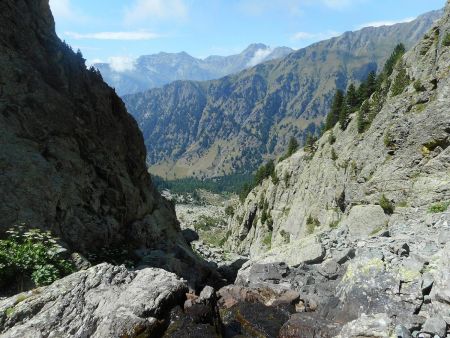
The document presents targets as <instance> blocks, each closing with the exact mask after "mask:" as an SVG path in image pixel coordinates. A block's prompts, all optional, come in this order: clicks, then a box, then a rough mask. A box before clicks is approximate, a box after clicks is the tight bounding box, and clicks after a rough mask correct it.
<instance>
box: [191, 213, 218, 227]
mask: <svg viewBox="0 0 450 338" xmlns="http://www.w3.org/2000/svg"><path fill="white" fill-rule="evenodd" d="M221 221H222V219H220V218H216V217H211V216H206V215H201V216H200V217H199V218H198V221H197V223H195V225H194V229H195V231H207V230H209V229H211V228H212V227H215V226H216V225H218V224H219V223H221Z"/></svg>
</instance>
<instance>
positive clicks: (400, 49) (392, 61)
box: [384, 43, 406, 77]
mask: <svg viewBox="0 0 450 338" xmlns="http://www.w3.org/2000/svg"><path fill="white" fill-rule="evenodd" d="M405 53H406V48H405V46H404V45H403V44H402V43H401V44H399V45H397V46H396V47H395V49H394V51H393V52H392V54H391V56H390V57H389V59H388V60H387V61H386V64H385V65H384V73H385V76H386V77H389V76H390V75H391V74H392V72H393V71H394V68H395V65H396V64H397V62H398V61H399V60H400V59H401V58H402V57H403V55H404V54H405Z"/></svg>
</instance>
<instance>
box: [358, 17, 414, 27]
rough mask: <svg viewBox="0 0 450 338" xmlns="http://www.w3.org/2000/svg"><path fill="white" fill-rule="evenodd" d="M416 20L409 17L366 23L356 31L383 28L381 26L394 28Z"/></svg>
mask: <svg viewBox="0 0 450 338" xmlns="http://www.w3.org/2000/svg"><path fill="white" fill-rule="evenodd" d="M415 19H416V18H413V17H409V18H405V19H401V20H397V21H372V22H366V23H363V24H361V25H359V26H357V27H356V29H362V28H364V27H381V26H392V25H395V24H398V23H405V22H411V21H413V20H415Z"/></svg>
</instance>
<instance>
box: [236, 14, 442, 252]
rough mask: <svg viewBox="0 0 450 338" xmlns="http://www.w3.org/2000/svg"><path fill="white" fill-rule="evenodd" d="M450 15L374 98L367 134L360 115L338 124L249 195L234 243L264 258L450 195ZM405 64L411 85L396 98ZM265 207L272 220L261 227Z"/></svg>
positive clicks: (368, 227) (364, 228)
mask: <svg viewBox="0 0 450 338" xmlns="http://www.w3.org/2000/svg"><path fill="white" fill-rule="evenodd" d="M448 16H449V13H448V10H447V12H446V16H445V17H444V19H442V20H441V21H440V23H439V24H437V25H435V26H434V27H433V28H432V29H431V31H429V32H428V33H427V34H426V35H425V37H424V39H423V40H422V41H421V42H420V43H419V44H418V45H417V46H416V47H414V49H413V50H412V51H410V52H409V53H407V54H406V55H405V57H404V59H403V60H402V61H401V62H400V64H399V65H397V70H396V71H395V72H394V74H392V77H391V79H390V81H388V83H387V84H385V91H384V94H383V95H384V97H383V98H379V97H378V98H376V97H372V98H371V101H370V103H371V107H372V109H373V110H374V112H375V113H378V114H377V115H376V117H375V119H374V121H373V123H372V124H371V126H370V128H369V129H368V130H367V131H365V132H364V133H363V134H359V133H358V131H357V121H356V120H357V118H356V115H357V114H354V115H353V116H352V120H351V122H350V124H349V126H348V127H347V129H346V130H345V131H341V130H340V128H339V126H336V127H335V128H334V130H333V131H332V132H330V131H328V132H327V133H325V135H324V136H323V137H322V138H321V139H320V140H319V141H318V143H317V145H316V148H317V149H315V150H314V151H309V152H308V151H305V150H300V151H299V152H298V153H296V154H294V155H293V156H292V157H291V158H289V159H288V160H285V161H283V162H282V163H280V164H278V165H277V168H276V172H277V176H278V178H279V182H278V183H277V184H274V183H273V182H272V180H266V181H265V182H264V183H263V184H262V186H259V187H257V188H256V189H255V190H254V191H252V192H251V193H250V195H249V196H248V198H247V200H246V201H245V203H244V204H243V205H242V206H241V207H240V209H239V210H238V212H237V213H236V215H235V217H234V219H233V221H232V222H231V224H230V230H231V231H232V235H231V238H230V239H229V241H228V243H229V247H230V248H232V249H235V250H237V251H239V252H241V253H250V254H251V255H258V254H260V253H263V252H265V251H267V250H268V248H269V247H270V246H271V247H277V246H279V245H282V244H285V243H287V242H289V241H295V240H297V239H301V238H303V237H305V236H307V235H308V233H310V232H322V231H325V230H327V229H329V227H330V226H348V227H349V228H350V230H351V231H353V232H354V233H355V235H356V234H359V235H361V234H362V235H368V234H370V233H371V232H372V231H375V230H377V229H380V228H385V227H386V226H388V225H390V224H392V223H393V222H394V221H396V220H398V218H399V217H400V218H401V217H403V214H404V213H407V212H408V210H411V209H415V208H420V209H421V210H422V211H423V213H426V211H425V210H426V209H427V208H428V207H429V206H430V205H432V204H433V203H437V202H442V201H448V200H450V184H449V182H450V165H449V163H450V161H449V158H450V157H449V156H450V152H449V151H450V148H448V146H449V145H450V114H449V110H448V105H449V102H450V82H449V67H450V61H449V60H450V47H449V46H448V45H447V44H446V43H443V40H444V39H445V37H446V36H447V34H448V33H449V32H450V29H449V17H448ZM400 68H403V69H404V70H406V73H407V74H408V76H409V78H410V81H409V83H410V84H409V86H407V87H406V88H405V90H404V91H403V93H401V94H400V95H398V96H394V93H393V92H392V85H393V83H394V82H395V80H396V78H397V77H398V76H399V72H400V71H401V69H400ZM390 86H391V87H390ZM420 87H422V88H420ZM380 99H381V105H382V109H380V111H379V112H378V109H377V108H376V106H377V105H380ZM383 101H384V102H383ZM375 110H376V111H375ZM331 134H333V135H334V137H335V138H336V141H335V142H333V141H331V139H332V135H331ZM383 196H384V197H386V199H387V200H388V201H389V203H390V204H392V205H394V206H395V207H396V212H395V214H394V216H392V217H390V216H389V215H387V214H386V213H385V212H384V211H383V209H382V207H381V206H380V200H381V199H382V197H383ZM264 209H265V213H266V215H268V217H266V218H269V219H271V220H272V221H273V225H272V224H270V222H267V221H266V222H265V223H264V224H262V222H261V218H262V217H261V216H262V214H263V211H264ZM310 216H311V217H310ZM308 218H310V219H309V221H310V222H309V224H308ZM269 240H271V241H269ZM269 243H270V244H271V245H268V244H269Z"/></svg>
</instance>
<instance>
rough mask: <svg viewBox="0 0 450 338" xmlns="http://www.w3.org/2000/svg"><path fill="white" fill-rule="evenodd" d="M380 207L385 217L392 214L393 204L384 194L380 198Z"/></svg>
mask: <svg viewBox="0 0 450 338" xmlns="http://www.w3.org/2000/svg"><path fill="white" fill-rule="evenodd" d="M380 207H382V208H383V210H384V213H385V214H387V215H392V214H393V213H394V209H395V207H394V204H393V203H392V202H391V201H390V200H388V199H387V198H386V196H385V195H384V194H383V195H381V197H380Z"/></svg>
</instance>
